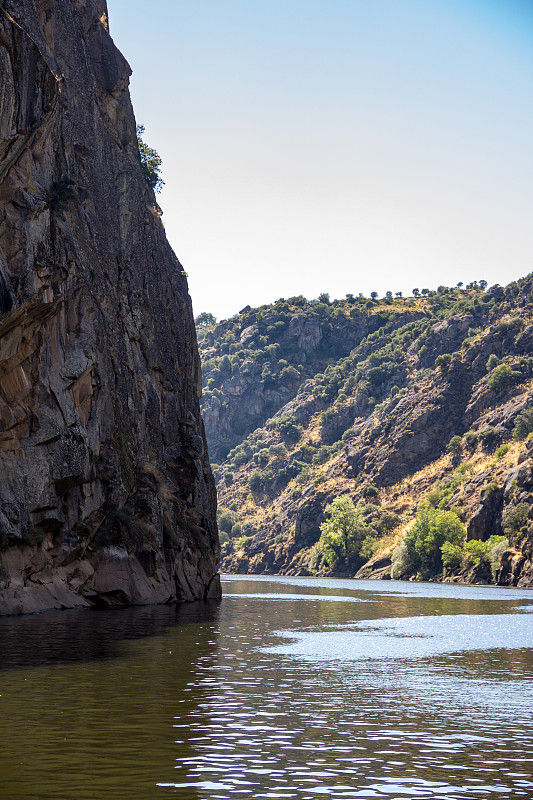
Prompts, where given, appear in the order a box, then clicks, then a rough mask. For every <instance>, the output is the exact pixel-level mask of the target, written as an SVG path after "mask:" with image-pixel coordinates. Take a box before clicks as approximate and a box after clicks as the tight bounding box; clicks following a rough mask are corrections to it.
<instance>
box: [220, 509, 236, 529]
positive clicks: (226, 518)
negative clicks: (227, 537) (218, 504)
mask: <svg viewBox="0 0 533 800" xmlns="http://www.w3.org/2000/svg"><path fill="white" fill-rule="evenodd" d="M235 516H236V515H235V513H234V512H233V511H229V510H227V509H224V508H220V509H219V510H218V511H217V519H218V527H219V528H220V530H221V531H225V533H230V532H231V529H232V527H233V524H234V523H235Z"/></svg>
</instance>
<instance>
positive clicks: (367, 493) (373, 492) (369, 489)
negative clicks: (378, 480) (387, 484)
mask: <svg viewBox="0 0 533 800" xmlns="http://www.w3.org/2000/svg"><path fill="white" fill-rule="evenodd" d="M361 494H362V496H363V497H364V498H368V497H377V496H378V494H379V489H378V488H377V486H365V488H364V489H363V491H362V492H361Z"/></svg>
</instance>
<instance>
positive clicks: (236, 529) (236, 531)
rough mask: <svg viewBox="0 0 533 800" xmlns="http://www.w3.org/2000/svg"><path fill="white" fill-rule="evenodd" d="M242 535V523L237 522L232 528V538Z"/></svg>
mask: <svg viewBox="0 0 533 800" xmlns="http://www.w3.org/2000/svg"><path fill="white" fill-rule="evenodd" d="M241 535H242V525H241V524H240V522H236V523H235V525H233V526H232V528H231V538H232V539H235V538H238V537H239V536H241Z"/></svg>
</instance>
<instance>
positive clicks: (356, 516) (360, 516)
mask: <svg viewBox="0 0 533 800" xmlns="http://www.w3.org/2000/svg"><path fill="white" fill-rule="evenodd" d="M326 514H329V519H328V520H326V522H323V523H322V524H321V525H320V547H321V549H322V552H323V554H324V557H325V559H326V561H327V562H328V564H330V565H331V564H334V563H335V561H338V560H339V558H345V557H346V556H348V555H350V554H351V553H357V552H359V549H360V547H361V544H362V542H363V541H364V540H365V539H366V537H367V536H369V535H370V536H372V535H374V536H375V531H374V529H373V528H372V527H371V526H370V525H367V524H366V523H365V520H364V515H365V508H364V506H359V505H358V506H354V503H353V500H352V498H351V497H349V496H348V495H347V494H344V495H341V496H340V497H336V498H335V500H333V502H331V503H329V504H328V505H327V506H326Z"/></svg>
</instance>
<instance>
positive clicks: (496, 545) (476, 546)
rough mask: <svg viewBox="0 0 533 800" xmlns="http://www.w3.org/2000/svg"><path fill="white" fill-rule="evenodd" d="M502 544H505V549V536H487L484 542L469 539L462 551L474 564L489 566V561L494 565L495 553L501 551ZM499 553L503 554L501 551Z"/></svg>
mask: <svg viewBox="0 0 533 800" xmlns="http://www.w3.org/2000/svg"><path fill="white" fill-rule="evenodd" d="M503 542H505V547H507V544H508V542H507V539H506V538H505V536H489V538H488V539H487V540H486V541H485V542H482V541H480V540H479V539H471V540H470V541H469V542H467V543H466V544H465V548H464V549H465V551H466V552H467V553H468V555H469V556H470V558H471V559H472V561H473V562H474V564H479V563H480V562H485V563H487V564H490V563H491V561H492V563H495V558H496V553H497V552H499V551H500V550H501V545H502V543H503ZM505 547H504V549H505ZM493 551H494V552H493ZM501 552H503V550H501Z"/></svg>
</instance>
